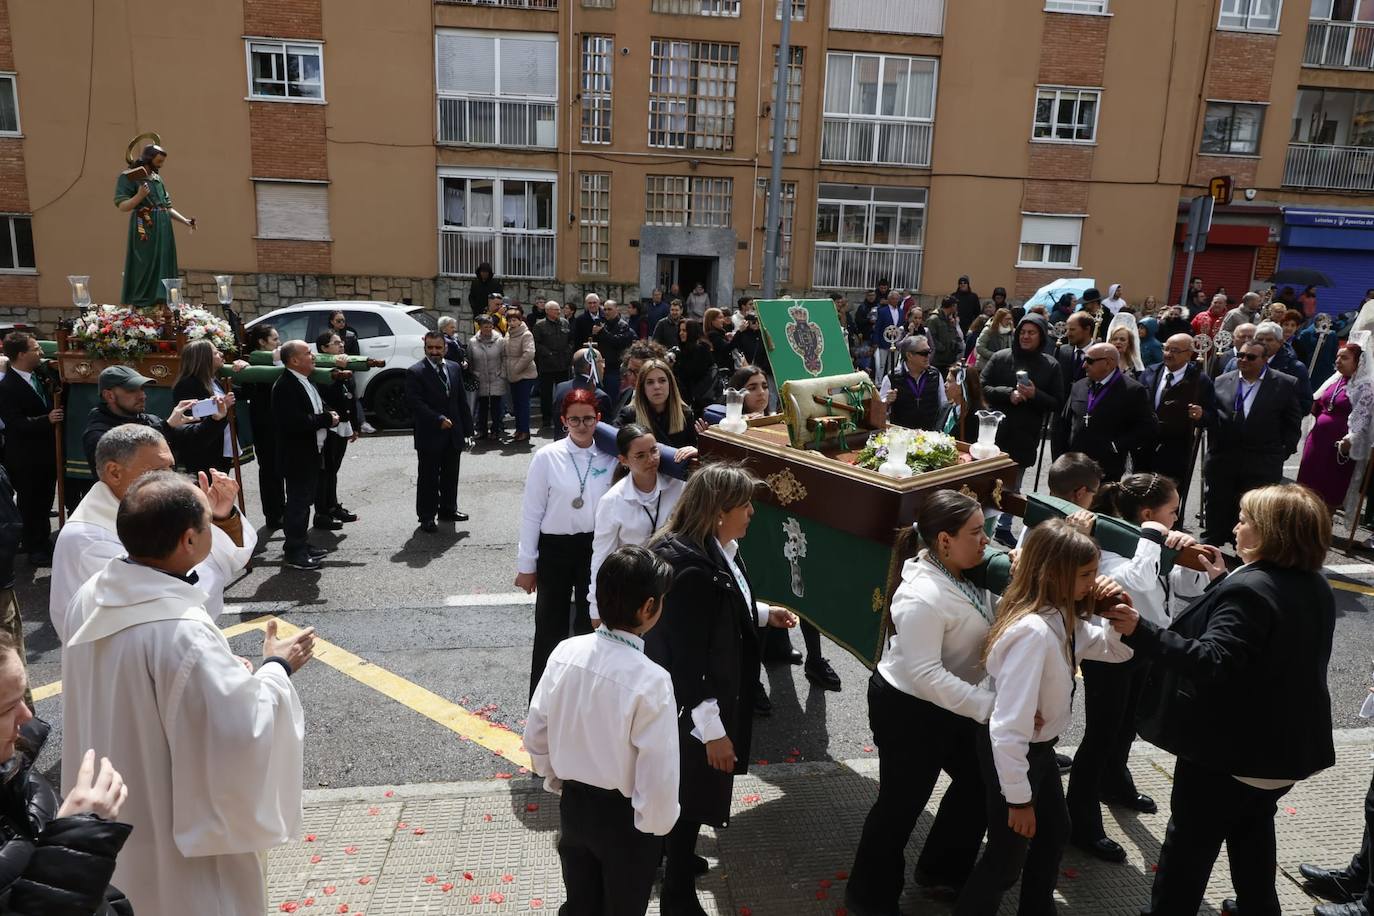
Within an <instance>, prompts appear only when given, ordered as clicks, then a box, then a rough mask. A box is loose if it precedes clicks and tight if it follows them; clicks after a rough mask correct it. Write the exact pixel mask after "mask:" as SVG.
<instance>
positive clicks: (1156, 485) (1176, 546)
mask: <svg viewBox="0 0 1374 916" xmlns="http://www.w3.org/2000/svg"><path fill="white" fill-rule="evenodd" d="M1178 505H1179V498H1178V487H1177V486H1175V484H1174V482H1173V481H1172V480H1170V479H1169V478H1168V477H1162V476H1160V475H1159V474H1127V475H1126V476H1125V477H1123V478H1121V480H1120V482H1112V483H1105V484H1103V485H1102V487H1101V488H1100V489H1099V490H1098V491H1097V497H1096V499H1095V501H1094V503H1093V509H1094V510H1095V511H1097V512H1099V513H1101V514H1104V515H1111V516H1115V517H1117V518H1120V519H1123V520H1124V521H1127V522H1131V523H1132V524H1136V525H1139V526H1140V529H1141V538H1140V540H1139V541H1138V542H1137V544H1136V549H1135V555H1134V556H1132V557H1123V556H1121V555H1120V554H1116V553H1113V552H1111V551H1110V550H1103V551H1102V562H1101V570H1100V571H1101V573H1102V575H1104V576H1108V577H1110V578H1111V579H1112V581H1114V582H1116V583H1117V584H1118V585H1120V586H1121V587H1122V588H1123V589H1124V590H1125V591H1126V594H1128V595H1130V596H1131V603H1132V605H1133V606H1134V607H1135V609H1136V610H1137V611H1138V612H1139V613H1140V615H1141V616H1142V617H1144V618H1146V619H1147V620H1149V621H1150V622H1151V623H1153V624H1155V625H1156V626H1158V627H1159V628H1161V629H1165V628H1167V627H1168V626H1169V620H1170V618H1171V617H1172V616H1173V612H1174V610H1175V609H1176V608H1181V607H1186V606H1187V605H1188V603H1189V602H1191V601H1192V600H1193V599H1194V598H1196V597H1197V596H1198V595H1201V594H1202V593H1203V592H1204V591H1206V589H1207V585H1208V583H1209V582H1211V581H1212V579H1213V578H1215V577H1216V576H1217V575H1220V573H1221V572H1222V571H1223V570H1224V569H1225V568H1226V567H1225V563H1224V562H1223V561H1222V559H1221V551H1219V550H1217V548H1215V547H1207V548H1203V549H1204V550H1205V551H1208V553H1209V556H1210V558H1211V560H1212V562H1213V564H1215V565H1214V568H1213V569H1212V570H1209V571H1206V572H1199V571H1197V570H1192V569H1188V568H1187V567H1184V566H1179V565H1175V566H1174V568H1173V569H1172V570H1171V571H1170V572H1169V574H1168V576H1161V575H1160V571H1159V570H1160V548H1161V547H1169V548H1171V549H1173V550H1182V549H1183V548H1184V547H1189V546H1192V545H1195V544H1196V543H1197V540H1196V539H1195V538H1193V537H1192V536H1191V535H1188V534H1184V533H1183V532H1182V531H1173V530H1171V529H1172V527H1173V524H1174V522H1175V521H1176V520H1177V519H1178ZM1082 671H1083V691H1084V700H1083V703H1084V711H1085V714H1086V720H1085V724H1084V728H1083V740H1082V741H1080V742H1079V745H1078V752H1077V753H1076V754H1075V755H1074V759H1073V769H1072V770H1071V771H1070V776H1069V787H1068V792H1067V793H1066V794H1065V801H1066V802H1067V803H1068V806H1069V819H1070V820H1071V821H1072V823H1073V836H1072V838H1071V840H1072V842H1073V844H1074V845H1075V846H1078V847H1080V848H1082V849H1083V850H1084V851H1085V852H1087V853H1088V854H1089V855H1092V856H1095V857H1096V858H1099V859H1101V860H1103V861H1104V862H1125V861H1126V850H1125V849H1123V848H1121V844H1120V843H1117V842H1116V841H1115V840H1113V839H1110V838H1108V836H1107V833H1106V830H1104V829H1103V826H1102V808H1101V807H1100V804H1099V803H1100V802H1106V803H1107V804H1111V805H1118V806H1121V807H1123V808H1127V809H1129V810H1132V811H1138V812H1140V813H1142V814H1153V813H1155V811H1157V810H1158V806H1157V805H1156V804H1155V801H1154V799H1152V798H1150V796H1148V795H1142V794H1141V793H1140V792H1138V791H1136V787H1135V780H1134V779H1133V778H1132V777H1131V771H1130V770H1129V769H1128V768H1127V766H1126V763H1127V760H1128V758H1129V757H1130V755H1131V742H1132V741H1134V740H1135V710H1136V704H1137V702H1138V701H1139V699H1140V691H1141V690H1142V689H1143V688H1144V686H1145V678H1146V676H1147V675H1148V674H1149V666H1148V663H1147V662H1145V661H1144V660H1143V659H1132V660H1130V661H1129V662H1126V663H1124V664H1119V665H1109V664H1104V663H1102V662H1093V661H1086V662H1084V663H1083V665H1082Z"/></svg>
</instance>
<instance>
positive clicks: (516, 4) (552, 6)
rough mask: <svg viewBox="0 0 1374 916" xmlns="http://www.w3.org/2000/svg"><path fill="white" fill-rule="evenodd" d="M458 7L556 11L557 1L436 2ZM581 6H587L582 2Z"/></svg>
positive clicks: (487, 0)
mask: <svg viewBox="0 0 1374 916" xmlns="http://www.w3.org/2000/svg"><path fill="white" fill-rule="evenodd" d="M438 2H440V3H456V4H457V5H459V6H500V7H505V8H506V9H512V10H556V9H558V0H438ZM582 5H583V6H586V5H587V4H586V3H585V2H583V4H582Z"/></svg>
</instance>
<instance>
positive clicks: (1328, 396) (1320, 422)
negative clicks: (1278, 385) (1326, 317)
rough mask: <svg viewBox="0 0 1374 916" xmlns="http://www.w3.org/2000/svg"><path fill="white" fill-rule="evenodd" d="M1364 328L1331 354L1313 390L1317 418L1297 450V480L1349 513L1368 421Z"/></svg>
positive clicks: (1372, 372) (1373, 418) (1370, 361)
mask: <svg viewBox="0 0 1374 916" xmlns="http://www.w3.org/2000/svg"><path fill="white" fill-rule="evenodd" d="M1369 349H1370V332H1369V331H1357V332H1355V333H1353V334H1351V335H1350V339H1349V340H1348V341H1346V342H1345V343H1344V344H1342V346H1341V349H1340V351H1339V352H1338V353H1337V354H1336V372H1335V374H1333V375H1332V376H1331V377H1330V378H1328V379H1327V380H1326V381H1325V382H1323V383H1322V386H1321V387H1320V388H1318V389H1317V393H1316V395H1315V396H1314V397H1313V399H1312V415H1313V416H1315V417H1316V418H1317V422H1316V423H1315V424H1314V425H1313V426H1312V432H1311V433H1310V434H1309V435H1308V437H1307V443H1306V445H1304V446H1303V450H1302V464H1301V465H1300V466H1299V468H1298V483H1300V484H1303V485H1305V486H1308V487H1311V488H1312V489H1313V490H1315V491H1316V492H1317V495H1318V496H1320V497H1321V498H1322V500H1323V501H1324V502H1325V503H1326V505H1327V506H1328V507H1330V508H1331V509H1332V511H1334V510H1336V509H1344V510H1345V515H1346V518H1347V519H1350V518H1352V513H1353V512H1354V511H1355V503H1356V501H1358V500H1359V498H1360V484H1361V482H1362V481H1363V480H1364V471H1365V465H1366V464H1367V463H1368V462H1369V449H1370V446H1371V444H1374V443H1371V441H1370V440H1371V432H1374V430H1371V425H1372V424H1374V354H1371V353H1370V352H1369Z"/></svg>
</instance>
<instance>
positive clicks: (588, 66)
mask: <svg viewBox="0 0 1374 916" xmlns="http://www.w3.org/2000/svg"><path fill="white" fill-rule="evenodd" d="M614 59H615V38H614V37H613V36H611V35H583V36H582V142H583V143H610V142H611V66H612V61H613V60H614Z"/></svg>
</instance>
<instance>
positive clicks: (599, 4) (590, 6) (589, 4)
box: [582, 0, 615, 10]
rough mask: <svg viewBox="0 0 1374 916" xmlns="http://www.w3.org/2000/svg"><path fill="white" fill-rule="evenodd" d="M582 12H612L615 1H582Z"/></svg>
mask: <svg viewBox="0 0 1374 916" xmlns="http://www.w3.org/2000/svg"><path fill="white" fill-rule="evenodd" d="M582 8H583V9H584V10H613V9H615V0H582Z"/></svg>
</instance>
